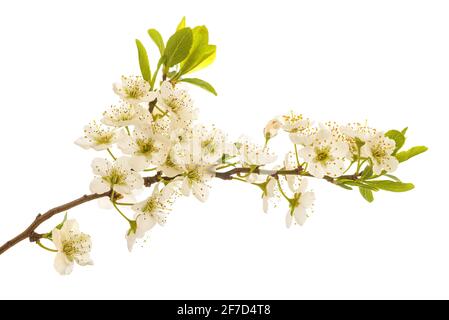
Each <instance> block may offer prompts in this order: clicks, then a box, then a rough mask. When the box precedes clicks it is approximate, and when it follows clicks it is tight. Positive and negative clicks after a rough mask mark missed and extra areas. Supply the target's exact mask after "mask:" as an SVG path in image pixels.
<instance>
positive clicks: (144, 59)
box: [136, 39, 151, 81]
mask: <svg viewBox="0 0 449 320" xmlns="http://www.w3.org/2000/svg"><path fill="white" fill-rule="evenodd" d="M136 46H137V51H138V54H139V66H140V72H141V73H142V77H143V78H144V79H145V80H146V81H150V80H151V70H150V61H149V60H148V54H147V50H146V49H145V47H144V46H143V44H142V42H140V40H138V39H136Z"/></svg>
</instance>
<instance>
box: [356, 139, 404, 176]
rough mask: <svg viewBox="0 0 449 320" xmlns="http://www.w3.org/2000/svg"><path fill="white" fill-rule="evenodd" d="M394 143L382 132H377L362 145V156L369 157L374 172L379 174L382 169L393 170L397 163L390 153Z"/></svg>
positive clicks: (394, 146) (392, 150)
mask: <svg viewBox="0 0 449 320" xmlns="http://www.w3.org/2000/svg"><path fill="white" fill-rule="evenodd" d="M395 148H396V143H395V142H394V140H391V139H390V138H387V137H386V136H385V135H384V133H383V132H378V133H377V134H376V135H374V136H373V137H372V138H371V139H369V140H367V141H366V142H365V144H364V145H363V146H362V150H361V154H362V157H367V158H369V159H371V161H372V163H373V172H374V174H381V173H382V171H384V170H385V171H386V172H393V171H395V170H396V168H397V167H398V165H399V162H398V160H397V159H396V157H395V156H393V155H392V153H393V152H394V149H395Z"/></svg>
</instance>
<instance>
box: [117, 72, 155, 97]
mask: <svg viewBox="0 0 449 320" xmlns="http://www.w3.org/2000/svg"><path fill="white" fill-rule="evenodd" d="M113 89H114V92H115V93H116V94H117V95H119V96H120V97H121V98H122V99H123V100H124V101H126V102H129V103H131V104H138V103H149V102H151V101H154V100H155V99H156V97H157V93H156V92H154V91H151V87H150V84H149V83H148V82H147V81H145V80H144V79H143V78H142V77H125V76H122V78H121V83H114V85H113Z"/></svg>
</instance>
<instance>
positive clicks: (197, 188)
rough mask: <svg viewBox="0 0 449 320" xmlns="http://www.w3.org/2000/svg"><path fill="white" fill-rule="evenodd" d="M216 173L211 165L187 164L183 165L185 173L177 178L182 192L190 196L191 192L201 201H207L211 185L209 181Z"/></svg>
mask: <svg viewBox="0 0 449 320" xmlns="http://www.w3.org/2000/svg"><path fill="white" fill-rule="evenodd" d="M214 176H215V173H214V172H213V171H212V168H211V167H210V166H202V165H197V164H186V165H184V166H183V173H182V175H181V176H180V177H178V178H176V182H177V183H179V185H180V189H181V193H182V194H183V195H184V196H186V197H188V196H190V194H191V193H193V195H194V196H195V197H196V198H197V199H198V200H199V201H201V202H205V201H206V200H207V198H208V196H209V189H210V186H209V184H208V182H209V181H210V180H212V179H213V178H214Z"/></svg>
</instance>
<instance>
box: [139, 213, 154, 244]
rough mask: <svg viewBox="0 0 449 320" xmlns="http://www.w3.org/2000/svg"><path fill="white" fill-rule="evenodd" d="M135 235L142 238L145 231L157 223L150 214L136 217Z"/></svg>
mask: <svg viewBox="0 0 449 320" xmlns="http://www.w3.org/2000/svg"><path fill="white" fill-rule="evenodd" d="M136 223H137V230H136V237H137V238H142V237H143V236H144V235H145V233H146V232H147V231H149V230H151V229H152V228H153V227H154V226H155V225H156V223H157V220H156V219H155V218H154V217H153V216H152V215H147V214H141V215H139V216H138V217H137V220H136Z"/></svg>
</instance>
